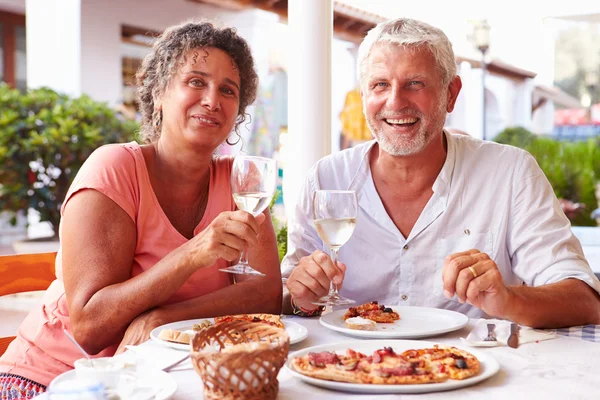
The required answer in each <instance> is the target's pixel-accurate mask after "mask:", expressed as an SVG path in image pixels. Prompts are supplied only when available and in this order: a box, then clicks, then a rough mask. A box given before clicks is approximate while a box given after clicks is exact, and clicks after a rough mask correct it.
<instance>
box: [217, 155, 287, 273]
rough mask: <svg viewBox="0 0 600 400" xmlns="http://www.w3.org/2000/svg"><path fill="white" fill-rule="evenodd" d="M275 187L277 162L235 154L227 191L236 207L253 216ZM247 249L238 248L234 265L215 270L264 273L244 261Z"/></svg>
mask: <svg viewBox="0 0 600 400" xmlns="http://www.w3.org/2000/svg"><path fill="white" fill-rule="evenodd" d="M276 188H277V162H276V161H275V160H272V159H270V158H264V157H254V156H246V155H238V156H237V157H236V158H235V160H234V161H233V166H232V168H231V192H232V194H233V200H234V201H235V204H236V205H237V207H238V208H239V209H240V210H244V211H247V212H249V213H250V214H252V215H254V216H255V217H256V216H257V215H258V214H260V213H262V212H263V211H264V210H265V208H267V206H268V205H269V203H270V202H271V199H272V198H273V194H275V189H276ZM247 252H248V251H247V249H244V251H242V254H241V255H240V260H239V262H238V263H237V265H233V266H231V267H228V268H222V269H220V270H219V271H223V272H229V273H232V274H242V275H260V276H265V274H263V273H262V272H260V271H257V270H255V269H254V268H252V267H251V266H250V265H249V264H248V260H247V254H246V253H247Z"/></svg>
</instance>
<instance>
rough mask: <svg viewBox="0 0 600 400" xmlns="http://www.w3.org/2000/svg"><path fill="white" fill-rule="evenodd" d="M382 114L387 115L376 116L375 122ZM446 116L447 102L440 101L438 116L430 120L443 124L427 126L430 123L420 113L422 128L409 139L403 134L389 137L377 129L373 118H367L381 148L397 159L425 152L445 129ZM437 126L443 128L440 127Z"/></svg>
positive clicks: (380, 114) (383, 122) (382, 122)
mask: <svg viewBox="0 0 600 400" xmlns="http://www.w3.org/2000/svg"><path fill="white" fill-rule="evenodd" d="M382 114H383V115H385V114H386V112H385V111H384V112H383V113H379V114H377V115H376V116H375V120H381V118H382ZM446 115H447V112H446V101H440V104H439V108H438V110H437V113H436V115H433V116H431V117H430V118H429V120H430V121H436V122H437V121H442V122H441V124H440V123H435V125H436V126H432V124H429V126H426V125H427V122H428V121H427V120H425V119H424V118H423V114H420V113H419V117H418V118H419V123H420V124H421V126H420V128H419V130H418V132H417V134H416V136H414V137H413V136H411V137H407V136H405V135H402V134H392V135H387V134H385V133H384V132H382V131H383V129H382V130H381V131H378V130H377V129H376V128H375V124H374V121H373V119H371V118H367V126H368V127H369V129H370V130H371V133H372V135H373V137H374V138H375V139H376V140H377V143H379V146H381V148H382V149H383V151H385V152H386V153H388V154H390V155H392V156H396V157H400V156H409V155H412V154H417V153H419V152H420V151H421V150H423V149H424V148H425V147H426V146H427V145H428V144H429V142H430V141H431V139H432V138H433V137H434V136H435V135H436V134H437V133H438V132H439V131H441V130H442V129H443V127H444V123H445V121H446ZM413 116H414V113H413ZM386 117H388V118H389V117H393V115H388V116H386ZM385 123H386V122H385V121H383V120H381V124H385ZM437 125H441V126H439V127H438V126H437ZM427 128H429V129H427Z"/></svg>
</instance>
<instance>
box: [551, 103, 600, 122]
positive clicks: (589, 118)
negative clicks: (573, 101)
mask: <svg viewBox="0 0 600 400" xmlns="http://www.w3.org/2000/svg"><path fill="white" fill-rule="evenodd" d="M554 125H557V126H561V125H571V126H578V125H600V103H598V104H594V105H593V106H591V107H590V108H589V110H588V109H586V108H564V109H561V110H556V111H554Z"/></svg>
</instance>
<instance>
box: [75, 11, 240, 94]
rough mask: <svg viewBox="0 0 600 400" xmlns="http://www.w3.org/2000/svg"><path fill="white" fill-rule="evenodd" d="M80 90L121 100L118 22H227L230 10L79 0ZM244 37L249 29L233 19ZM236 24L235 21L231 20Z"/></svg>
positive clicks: (156, 25)
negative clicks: (191, 20)
mask: <svg viewBox="0 0 600 400" xmlns="http://www.w3.org/2000/svg"><path fill="white" fill-rule="evenodd" d="M81 2H82V7H81V38H82V54H81V57H82V61H81V67H82V92H83V93H86V94H89V95H90V96H92V97H93V98H94V99H96V100H100V101H106V102H108V103H111V104H115V103H118V102H119V101H120V100H121V88H122V76H121V74H122V72H121V49H120V46H121V25H130V26H134V27H139V28H143V29H149V30H156V31H162V30H164V29H165V28H167V27H169V26H171V25H175V24H179V23H181V22H184V21H186V20H189V19H192V18H216V17H217V16H218V18H219V20H221V21H223V22H225V21H227V22H228V23H230V24H233V23H231V22H230V19H233V18H232V15H231V13H229V12H226V11H225V10H223V9H220V8H216V7H212V6H206V5H200V4H197V3H193V2H190V1H186V0H170V1H169V2H168V4H167V2H165V1H164V0H125V1H124V0H103V1H102V2H99V1H97V0H81ZM235 23H237V25H240V26H239V29H240V33H242V31H243V30H244V31H246V32H245V33H246V35H244V33H242V35H243V36H245V37H246V39H249V38H248V37H247V34H250V33H251V30H250V29H248V28H247V26H245V24H243V23H241V21H239V19H238V20H237V21H235ZM234 25H235V26H237V25H236V24H234Z"/></svg>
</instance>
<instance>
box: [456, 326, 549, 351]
mask: <svg viewBox="0 0 600 400" xmlns="http://www.w3.org/2000/svg"><path fill="white" fill-rule="evenodd" d="M488 324H495V325H496V328H495V329H494V332H495V333H496V339H497V340H496V341H492V342H486V341H484V340H483V339H485V338H486V337H487V335H488V329H487V325H488ZM510 324H511V322H510V321H505V320H500V319H480V320H478V321H477V322H476V323H475V326H474V327H473V330H471V333H469V336H467V338H466V339H465V338H460V340H461V341H462V342H463V344H466V345H468V346H472V347H496V346H506V342H507V341H508V337H509V336H510ZM555 337H556V331H547V330H539V329H533V328H529V327H527V326H519V346H520V345H522V344H525V343H531V342H536V341H542V340H548V339H554V338H555Z"/></svg>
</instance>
